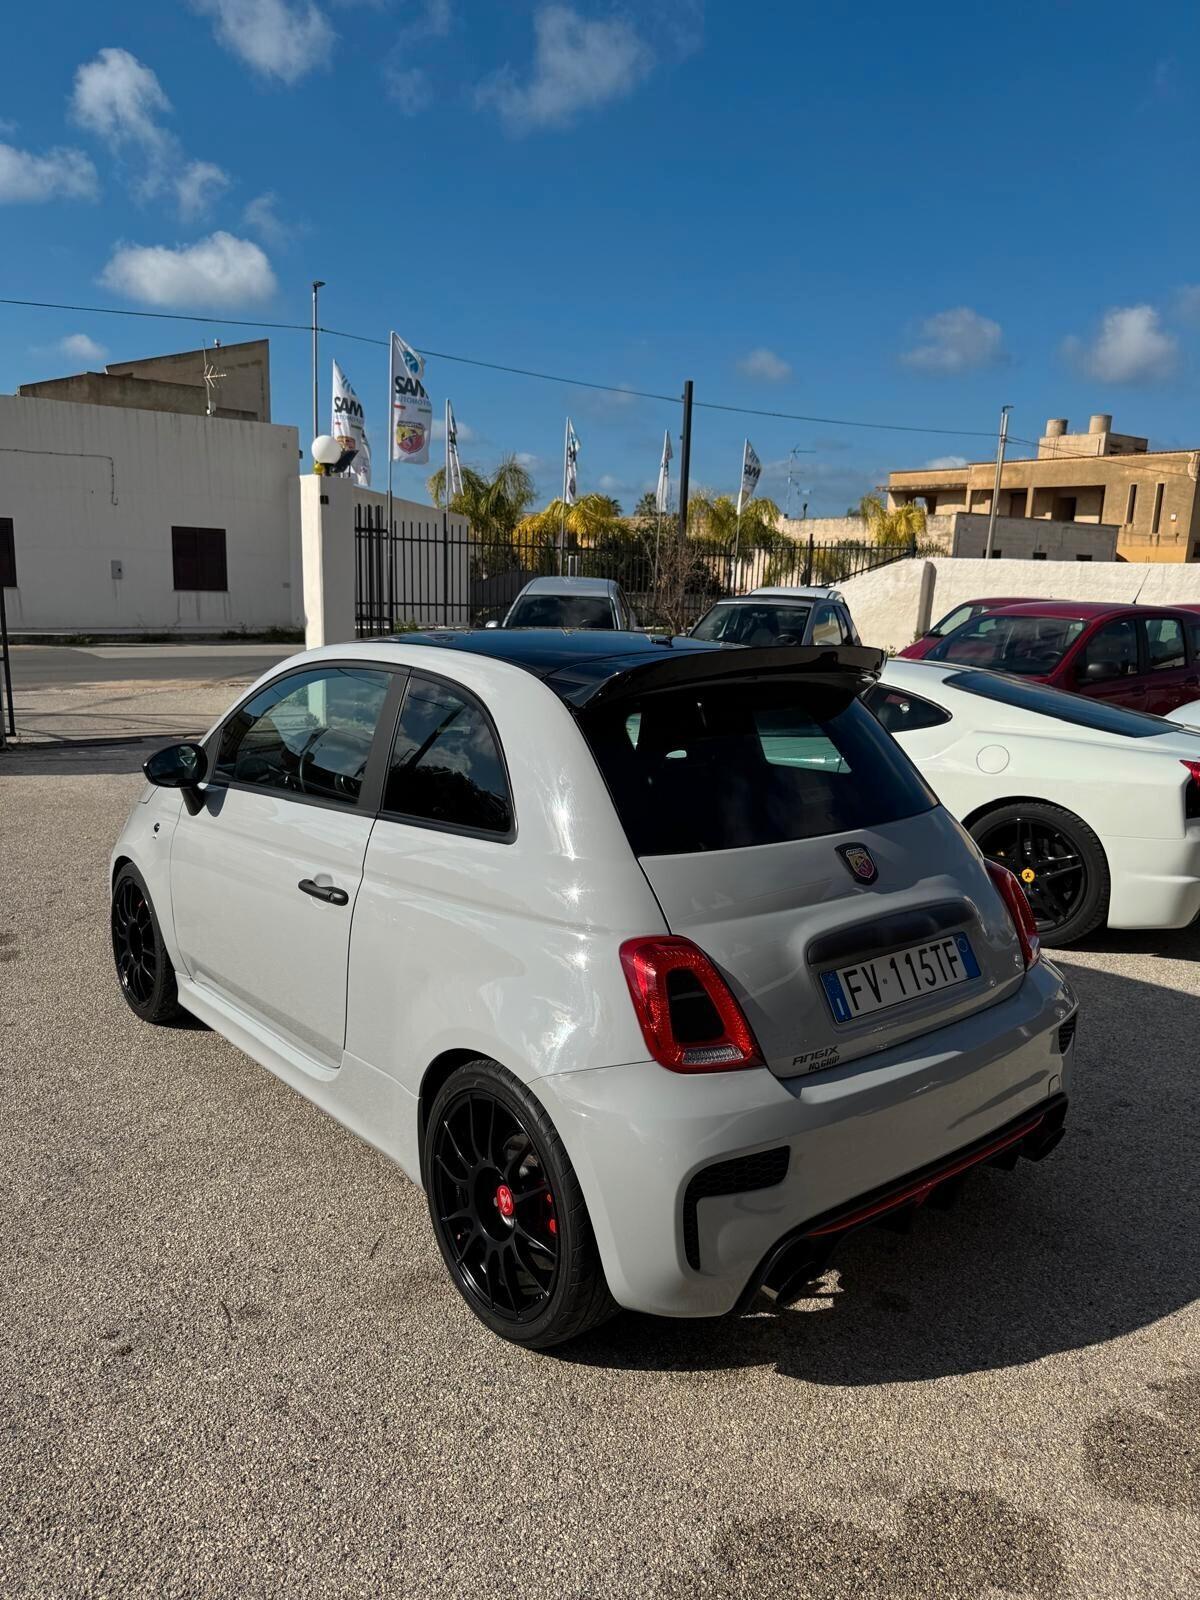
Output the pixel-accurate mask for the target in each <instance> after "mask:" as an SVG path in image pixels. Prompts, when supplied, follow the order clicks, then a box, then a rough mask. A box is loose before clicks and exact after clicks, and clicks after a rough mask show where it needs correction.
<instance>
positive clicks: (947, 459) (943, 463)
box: [924, 456, 967, 472]
mask: <svg viewBox="0 0 1200 1600" xmlns="http://www.w3.org/2000/svg"><path fill="white" fill-rule="evenodd" d="M966 464H967V458H966V456H934V458H933V460H932V461H927V462H926V463H925V467H924V470H925V471H926V472H948V471H950V470H951V469H952V468H954V467H965V466H966Z"/></svg>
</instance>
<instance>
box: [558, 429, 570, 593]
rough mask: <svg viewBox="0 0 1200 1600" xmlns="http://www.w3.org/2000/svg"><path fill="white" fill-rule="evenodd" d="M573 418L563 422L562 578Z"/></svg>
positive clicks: (559, 547)
mask: <svg viewBox="0 0 1200 1600" xmlns="http://www.w3.org/2000/svg"><path fill="white" fill-rule="evenodd" d="M570 440H571V419H570V417H568V418H567V420H566V422H565V423H564V424H563V487H562V500H561V501H560V503H559V512H558V575H559V577H560V578H561V577H562V573H563V566H564V563H565V556H566V548H567V451H568V450H569V449H570Z"/></svg>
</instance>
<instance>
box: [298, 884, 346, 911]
mask: <svg viewBox="0 0 1200 1600" xmlns="http://www.w3.org/2000/svg"><path fill="white" fill-rule="evenodd" d="M296 887H297V889H299V891H300V893H301V894H310V895H312V897H313V899H314V900H327V901H328V902H329V904H330V905H331V906H345V905H349V904H350V896H349V895H348V894H347V893H346V891H345V889H335V888H334V886H333V884H331V883H314V882H313V880H312V879H311V878H301V879H300V882H299V883H298V884H297V885H296Z"/></svg>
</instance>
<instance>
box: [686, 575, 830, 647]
mask: <svg viewBox="0 0 1200 1600" xmlns="http://www.w3.org/2000/svg"><path fill="white" fill-rule="evenodd" d="M691 636H692V638H693V639H706V640H709V641H710V642H712V643H713V644H744V645H753V646H756V647H758V648H761V647H763V646H770V645H776V644H833V645H839V644H859V643H860V642H861V641H860V640H859V637H858V629H857V628H856V627H855V626H854V619H853V617H851V615H850V607H849V606H848V605H847V604H846V597H845V596H844V595H843V594H842V593H841V591H840V590H838V589H831V588H828V587H827V586H825V585H824V584H808V585H804V584H792V585H791V586H789V587H784V586H783V585H778V586H775V587H773V588H766V589H751V591H750V592H749V594H737V595H730V596H729V597H728V598H727V599H725V600H718V601H717V602H716V603H715V604H714V605H712V606H710V607H709V609H708V610H707V611H706V612H705V613H704V615H703V616H702V617H701V618H700V621H699V622H697V623H696V625H695V627H694V628H693V629H692V630H691Z"/></svg>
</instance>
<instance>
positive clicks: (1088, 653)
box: [1080, 617, 1138, 679]
mask: <svg viewBox="0 0 1200 1600" xmlns="http://www.w3.org/2000/svg"><path fill="white" fill-rule="evenodd" d="M1080 665H1081V667H1082V671H1083V676H1084V677H1085V678H1094V679H1103V678H1128V677H1132V676H1133V675H1134V674H1135V673H1136V672H1137V671H1138V645H1137V624H1136V622H1135V621H1134V619H1133V618H1132V617H1122V618H1121V619H1120V620H1119V621H1118V622H1106V623H1105V624H1104V626H1103V627H1102V628H1101V629H1100V630H1099V631H1098V632H1096V633H1094V634H1093V635H1092V637H1091V638H1090V639H1089V640H1088V642H1087V643H1086V644H1085V645H1084V647H1083V660H1082V662H1081V663H1080Z"/></svg>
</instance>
